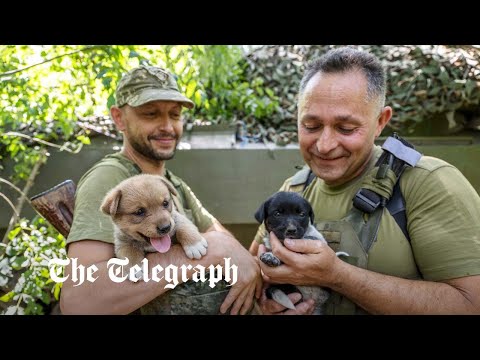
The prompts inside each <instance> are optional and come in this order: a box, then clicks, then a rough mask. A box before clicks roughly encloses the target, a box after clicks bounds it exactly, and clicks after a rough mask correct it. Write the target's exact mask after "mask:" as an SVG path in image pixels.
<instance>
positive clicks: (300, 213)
mask: <svg viewBox="0 0 480 360" xmlns="http://www.w3.org/2000/svg"><path fill="white" fill-rule="evenodd" d="M305 215H307V214H305V213H304V212H303V211H300V212H299V213H298V216H300V217H305Z"/></svg>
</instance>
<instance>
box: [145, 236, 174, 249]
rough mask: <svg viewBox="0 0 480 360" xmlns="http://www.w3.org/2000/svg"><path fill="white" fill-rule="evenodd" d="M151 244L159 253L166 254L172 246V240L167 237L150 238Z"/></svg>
mask: <svg viewBox="0 0 480 360" xmlns="http://www.w3.org/2000/svg"><path fill="white" fill-rule="evenodd" d="M150 244H152V246H153V247H154V248H155V250H157V251H158V252H159V253H166V252H167V251H168V250H169V249H170V246H171V245H172V239H170V236H168V235H165V236H162V237H158V238H153V237H152V238H150Z"/></svg>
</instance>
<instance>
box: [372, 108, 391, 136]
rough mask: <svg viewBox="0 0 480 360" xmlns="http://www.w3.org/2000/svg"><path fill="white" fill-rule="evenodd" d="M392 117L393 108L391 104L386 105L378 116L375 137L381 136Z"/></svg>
mask: <svg viewBox="0 0 480 360" xmlns="http://www.w3.org/2000/svg"><path fill="white" fill-rule="evenodd" d="M391 118H392V108H391V107H390V106H385V107H384V108H383V109H382V112H381V113H380V116H379V117H378V120H377V121H378V123H377V124H376V127H377V128H376V129H375V138H377V137H379V136H380V135H381V134H382V131H383V129H384V128H385V126H387V124H388V122H389V121H390V119H391Z"/></svg>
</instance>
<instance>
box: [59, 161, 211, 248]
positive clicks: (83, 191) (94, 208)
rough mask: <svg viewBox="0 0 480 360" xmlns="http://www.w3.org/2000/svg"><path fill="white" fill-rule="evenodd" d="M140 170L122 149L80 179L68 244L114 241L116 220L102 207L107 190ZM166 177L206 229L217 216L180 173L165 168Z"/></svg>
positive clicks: (187, 211) (186, 211)
mask: <svg viewBox="0 0 480 360" xmlns="http://www.w3.org/2000/svg"><path fill="white" fill-rule="evenodd" d="M140 173H141V170H140V168H139V167H138V166H137V165H136V164H135V163H133V162H132V161H130V160H129V159H128V158H126V157H125V156H123V155H122V154H120V153H116V154H112V155H107V156H106V157H104V158H103V159H102V160H100V161H99V162H98V163H96V164H95V165H94V166H93V167H92V168H91V169H90V170H88V171H87V172H86V173H85V174H84V175H83V177H82V178H81V179H80V181H79V183H78V186H77V190H76V193H75V211H74V216H73V223H72V227H71V229H70V234H69V235H68V238H67V241H66V242H67V244H70V243H72V242H75V241H79V240H99V241H104V242H107V243H112V244H113V222H112V220H111V218H110V217H109V216H108V215H105V214H104V213H103V212H102V211H101V210H100V205H101V203H102V200H103V198H104V197H105V195H106V194H107V192H108V191H109V190H110V189H112V188H113V187H115V186H116V185H117V184H118V183H120V182H121V181H123V180H125V179H127V178H129V177H131V176H134V175H138V174H140ZM165 177H166V178H167V179H168V180H170V182H171V183H172V184H173V185H174V187H175V189H176V190H177V192H178V194H179V197H178V200H179V201H176V204H180V205H181V207H182V208H180V209H178V211H179V212H181V213H183V214H185V215H186V216H187V217H188V218H189V219H190V220H192V221H193V223H194V224H195V225H196V226H197V227H198V229H199V230H200V232H204V231H205V230H207V229H208V228H209V227H210V226H212V225H213V222H214V220H215V218H214V217H213V216H212V215H211V214H210V213H209V212H208V211H207V210H206V209H205V208H204V207H203V206H202V204H201V203H200V201H199V200H198V199H197V197H196V196H195V194H194V193H193V192H192V190H191V189H190V187H188V185H187V184H186V183H185V182H184V181H183V180H182V179H180V178H179V177H177V176H175V175H173V174H172V172H171V171H169V170H166V172H165Z"/></svg>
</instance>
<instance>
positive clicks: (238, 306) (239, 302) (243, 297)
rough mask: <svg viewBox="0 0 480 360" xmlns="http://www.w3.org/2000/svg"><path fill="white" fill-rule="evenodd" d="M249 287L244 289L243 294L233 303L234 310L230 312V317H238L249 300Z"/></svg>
mask: <svg viewBox="0 0 480 360" xmlns="http://www.w3.org/2000/svg"><path fill="white" fill-rule="evenodd" d="M249 287H250V286H247V287H245V288H243V290H242V292H241V293H240V294H239V295H238V296H237V298H236V299H235V301H234V302H233V306H232V309H231V310H230V315H238V313H239V311H240V309H241V308H242V305H243V303H244V302H245V300H246V299H247V295H248V290H249Z"/></svg>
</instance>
